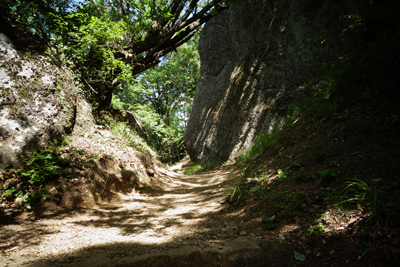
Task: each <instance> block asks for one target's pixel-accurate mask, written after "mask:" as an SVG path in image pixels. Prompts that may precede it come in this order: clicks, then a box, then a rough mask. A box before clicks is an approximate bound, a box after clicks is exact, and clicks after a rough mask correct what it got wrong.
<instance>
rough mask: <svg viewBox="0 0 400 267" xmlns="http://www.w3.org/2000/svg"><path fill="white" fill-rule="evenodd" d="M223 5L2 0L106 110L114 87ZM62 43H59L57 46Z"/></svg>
mask: <svg viewBox="0 0 400 267" xmlns="http://www.w3.org/2000/svg"><path fill="white" fill-rule="evenodd" d="M225 8H227V5H226V4H224V2H223V1H222V0H206V1H199V0H158V1H157V0H91V1H88V0H84V1H82V2H76V1H72V0H71V1H61V0H46V1H42V0H28V1H21V0H5V1H4V2H3V1H2V3H1V4H0V9H4V10H5V12H6V14H8V16H9V17H13V18H15V19H16V20H18V21H20V22H21V23H23V24H24V25H25V26H26V27H27V28H29V29H30V30H31V31H33V32H35V33H36V34H37V35H38V36H40V37H41V38H42V40H43V41H45V42H47V43H53V44H54V46H55V47H56V49H55V51H54V52H53V53H52V55H53V57H54V58H56V59H57V57H58V55H60V52H62V53H65V54H66V55H67V58H66V59H65V61H71V63H73V66H74V67H75V68H76V69H77V70H78V73H79V75H80V78H81V80H82V81H83V82H84V84H85V85H86V86H87V88H88V91H89V92H91V95H92V96H93V98H94V99H95V100H96V102H98V104H99V108H100V109H107V108H108V107H109V105H110V103H111V99H112V93H113V91H114V89H115V88H116V87H117V86H118V85H120V84H121V83H123V82H125V81H126V80H127V79H130V78H131V77H132V76H135V75H137V74H139V73H142V72H143V71H145V70H147V69H149V68H151V67H154V66H156V65H157V64H158V63H160V60H161V59H162V58H163V57H165V56H166V55H167V54H168V53H170V52H172V51H174V50H176V48H177V47H179V46H181V45H182V44H184V43H186V42H187V41H189V40H190V39H191V38H192V37H193V36H194V35H195V34H196V32H197V31H198V30H199V29H200V27H201V26H202V24H204V23H205V22H206V21H208V20H209V19H210V18H211V17H213V16H214V15H216V14H217V13H218V12H220V11H222V10H223V9H225ZM60 42H62V45H60Z"/></svg>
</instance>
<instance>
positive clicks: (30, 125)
mask: <svg viewBox="0 0 400 267" xmlns="http://www.w3.org/2000/svg"><path fill="white" fill-rule="evenodd" d="M76 98H77V91H76V88H75V84H74V81H73V79H72V75H71V74H70V73H69V72H68V71H66V70H64V69H61V68H58V67H56V66H54V65H51V64H49V63H48V62H47V61H46V60H45V58H44V57H43V56H38V55H34V54H30V53H29V52H27V53H21V52H18V51H17V50H15V49H14V47H13V45H12V42H11V40H9V39H8V37H7V36H5V35H4V34H2V33H0V170H1V169H4V168H8V167H10V166H15V165H16V164H19V163H20V162H21V156H29V155H31V154H32V153H33V151H35V150H37V149H39V148H43V147H46V146H48V145H49V142H50V141H52V140H54V139H60V138H61V137H62V136H64V135H65V134H67V133H70V132H71V131H72V129H73V126H74V123H75V115H76Z"/></svg>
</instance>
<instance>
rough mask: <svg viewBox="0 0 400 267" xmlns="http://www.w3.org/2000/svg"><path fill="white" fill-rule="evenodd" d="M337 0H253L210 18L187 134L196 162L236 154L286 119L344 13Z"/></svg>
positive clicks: (202, 42) (201, 44) (221, 159)
mask: <svg viewBox="0 0 400 267" xmlns="http://www.w3.org/2000/svg"><path fill="white" fill-rule="evenodd" d="M335 2H336V1H290V0H285V1H271V0H264V1H262V0H255V1H252V2H251V3H246V4H237V5H231V6H230V7H229V9H228V10H226V11H224V12H223V13H222V14H220V15H218V16H216V17H215V18H213V19H212V20H210V21H209V22H208V23H207V24H206V26H205V27H204V30H203V31H202V34H201V37H200V42H199V52H200V59H201V63H202V67H201V79H200V82H199V84H198V87H197V91H196V95H195V98H194V104H193V109H192V112H191V115H190V118H189V121H188V124H187V129H186V133H185V139H186V147H187V150H188V153H189V155H190V157H191V159H192V160H193V161H195V162H200V163H206V162H224V161H226V160H228V159H236V158H238V157H239V156H240V155H242V154H243V153H244V152H245V151H247V150H248V149H249V148H250V146H251V145H252V143H253V141H254V139H255V138H256V136H257V135H258V134H259V133H260V132H262V131H265V130H267V131H273V130H274V129H277V128H279V127H281V126H282V124H283V122H284V119H285V116H286V115H287V112H288V108H289V106H290V105H291V104H292V103H294V102H295V101H297V100H299V99H301V98H302V97H304V96H303V95H302V93H301V92H302V91H301V90H296V89H299V87H300V86H302V85H303V84H304V83H305V82H307V80H308V79H309V78H311V77H312V75H313V70H314V69H315V67H316V66H317V65H316V64H317V63H316V57H317V50H318V49H321V40H319V39H318V36H320V35H321V34H323V33H324V31H325V30H326V29H331V28H332V27H331V26H332V21H338V19H337V18H338V17H339V16H342V15H344V13H343V12H346V10H345V9H343V6H341V7H338V6H337V5H338V4H336V3H335ZM333 18H335V19H333Z"/></svg>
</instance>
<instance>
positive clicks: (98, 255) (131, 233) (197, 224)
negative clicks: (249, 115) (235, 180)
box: [0, 164, 293, 267]
mask: <svg viewBox="0 0 400 267" xmlns="http://www.w3.org/2000/svg"><path fill="white" fill-rule="evenodd" d="M181 165H182V164H181ZM181 165H177V166H174V167H173V168H172V170H174V171H175V172H168V173H167V172H166V173H165V174H166V175H168V177H169V178H170V180H171V183H170V188H169V189H167V190H163V191H161V190H160V191H157V190H156V191H153V190H152V191H147V192H146V193H140V194H139V193H135V192H133V193H132V194H129V195H122V201H120V202H119V203H112V204H107V205H102V206H100V207H99V208H98V209H90V210H79V211H72V212H69V213H61V214H58V215H54V216H48V217H46V218H41V219H39V220H34V221H32V220H30V219H29V218H25V220H22V219H21V221H15V222H14V223H9V224H6V225H2V226H1V229H0V238H1V239H0V240H1V243H3V242H4V243H3V245H0V249H1V248H4V247H6V251H3V255H5V253H4V252H7V256H6V257H5V256H0V266H10V267H11V266H85V267H87V266H291V265H292V264H293V263H292V254H291V253H289V252H288V251H287V250H286V249H285V248H284V247H282V245H280V244H279V243H278V242H277V241H271V240H268V239H263V238H260V237H258V238H257V237H250V236H246V235H245V234H243V232H240V228H238V226H237V225H235V224H234V223H231V220H230V219H229V217H226V216H224V215H223V214H222V213H221V210H222V209H223V207H224V205H222V204H221V203H223V202H224V200H225V198H226V196H227V194H228V192H227V191H226V190H225V189H227V188H228V186H229V183H230V181H231V179H232V177H233V176H234V175H235V174H234V173H232V172H231V171H230V170H228V169H226V168H225V169H224V168H220V169H215V170H210V171H205V172H202V173H198V174H192V175H182V174H180V173H182V166H181Z"/></svg>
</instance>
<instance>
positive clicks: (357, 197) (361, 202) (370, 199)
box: [339, 178, 388, 230]
mask: <svg viewBox="0 0 400 267" xmlns="http://www.w3.org/2000/svg"><path fill="white" fill-rule="evenodd" d="M340 197H341V201H340V202H339V205H341V204H343V203H347V202H349V203H355V204H357V206H358V208H359V209H361V210H364V209H365V210H366V211H370V214H369V216H368V217H367V219H366V223H367V224H368V225H369V226H371V227H372V228H374V229H375V230H378V229H380V228H381V227H382V225H381V222H382V220H383V219H384V218H385V217H387V215H388V214H387V212H386V209H385V201H384V197H383V192H382V191H380V190H378V189H377V188H376V187H375V186H373V187H372V186H370V185H368V184H367V183H366V182H365V181H363V180H360V179H357V178H353V179H351V181H348V182H347V183H346V186H345V188H344V189H343V190H342V191H341V192H340Z"/></svg>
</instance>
